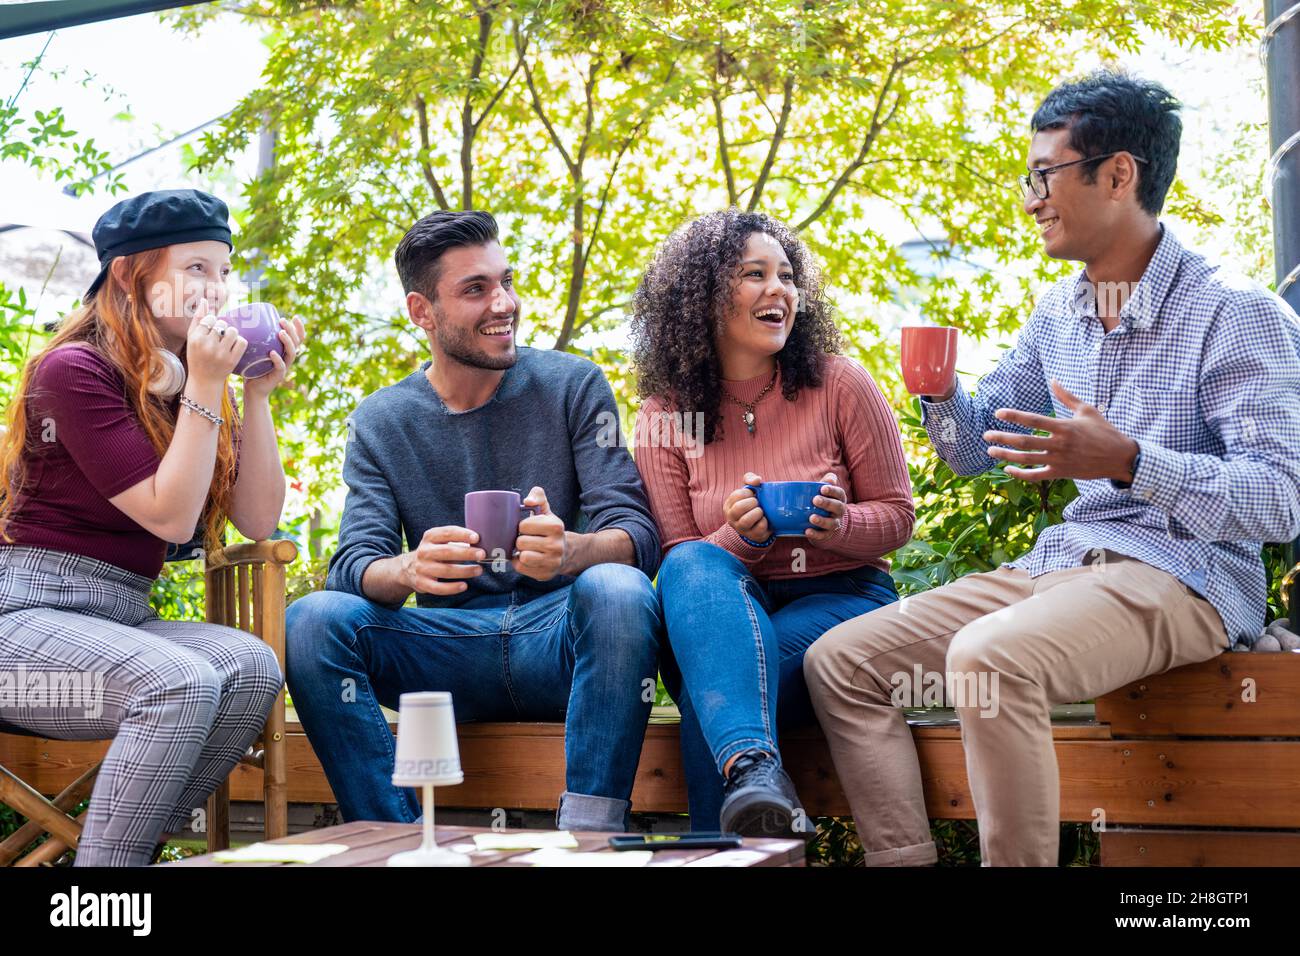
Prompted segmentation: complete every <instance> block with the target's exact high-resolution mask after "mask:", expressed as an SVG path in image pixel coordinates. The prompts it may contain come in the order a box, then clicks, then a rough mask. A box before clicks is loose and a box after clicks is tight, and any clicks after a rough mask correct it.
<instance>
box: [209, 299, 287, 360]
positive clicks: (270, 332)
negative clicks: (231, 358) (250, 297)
mask: <svg viewBox="0 0 1300 956" xmlns="http://www.w3.org/2000/svg"><path fill="white" fill-rule="evenodd" d="M220 318H221V321H223V322H225V323H226V324H227V325H231V326H233V327H234V328H235V330H236V331H237V332H238V333H239V334H240V335H242V336H243V337H244V338H246V339H248V348H247V349H245V350H244V354H243V355H242V356H240V359H239V363H238V364H237V365H236V366H235V374H236V375H242V376H243V377H244V378H261V377H262V376H263V375H265V374H266V373H267V372H270V371H273V370H274V369H275V363H273V362H272V361H271V353H272V352H279V353H280V358H284V343H283V342H281V341H280V313H279V312H277V311H276V310H275V306H273V305H271V304H270V303H269V302H251V303H249V304H248V305H241V306H240V307H239V308H237V309H232V310H231V311H229V312H227V313H226V314H225V315H223V316H221V317H220Z"/></svg>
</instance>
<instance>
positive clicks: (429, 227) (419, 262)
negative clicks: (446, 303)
mask: <svg viewBox="0 0 1300 956" xmlns="http://www.w3.org/2000/svg"><path fill="white" fill-rule="evenodd" d="M497 236H498V232H497V221H496V219H494V218H493V217H492V215H491V214H490V213H486V212H480V211H479V210H477V209H467V210H459V209H457V210H443V209H440V210H438V211H437V212H434V213H430V214H429V215H427V216H425V217H424V218H423V219H421V220H420V221H419V222H417V223H416V224H415V225H414V226H412V227H411V228H410V229H408V230H406V235H404V236H403V237H402V241H401V242H399V243H398V244H397V255H395V256H394V257H393V258H394V259H395V260H396V262H397V277H398V278H399V279H401V280H402V291H403V292H418V293H420V294H421V295H423V296H425V297H426V298H428V299H430V300H432V299H434V298H436V296H437V288H438V279H439V278H440V275H439V271H438V260H439V259H441V258H442V254H443V253H444V252H446V251H447V250H448V249H458V248H460V247H462V246H485V245H487V244H488V243H489V242H495V241H496V240H497Z"/></svg>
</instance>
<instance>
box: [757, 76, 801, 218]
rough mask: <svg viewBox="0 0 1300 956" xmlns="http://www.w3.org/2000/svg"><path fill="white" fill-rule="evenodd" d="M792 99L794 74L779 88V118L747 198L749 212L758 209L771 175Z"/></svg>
mask: <svg viewBox="0 0 1300 956" xmlns="http://www.w3.org/2000/svg"><path fill="white" fill-rule="evenodd" d="M793 98H794V74H793V73H790V74H788V75H787V76H786V78H785V83H784V84H783V85H782V87H781V116H780V118H779V119H778V120H777V121H776V132H775V133H774V134H773V136H772V142H771V144H770V145H769V146H768V149H767V156H766V158H764V160H763V168H762V169H760V170H759V171H758V179H757V180H755V182H754V185H753V187H752V189H753V192H752V193H751V194H750V196H749V211H750V212H753V211H754V210H755V209H757V208H758V203H759V201H760V200H761V199H762V198H763V187H764V186H766V185H767V177H768V176H769V175H771V172H772V164H773V163H774V162H776V153H777V150H779V149H780V148H781V141H782V140H783V139H785V127H786V124H787V123H788V122H789V121H790V104H791V102H792V101H793ZM771 112H772V111H771V110H768V114H769V115H770V114H771Z"/></svg>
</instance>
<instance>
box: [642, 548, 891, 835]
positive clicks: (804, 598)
mask: <svg viewBox="0 0 1300 956" xmlns="http://www.w3.org/2000/svg"><path fill="white" fill-rule="evenodd" d="M659 597H660V601H661V602H662V604H663V610H664V624H665V625H666V627H667V629H668V641H667V645H668V646H667V647H665V649H664V656H663V661H662V662H661V664H660V671H661V673H662V674H663V679H664V687H665V688H667V690H668V692H669V693H670V694H672V696H673V700H675V701H676V702H677V706H678V709H680V710H681V713H682V723H681V739H682V766H683V769H684V772H685V775H686V789H687V799H688V802H689V808H690V813H691V828H692V829H693V830H717V829H718V828H719V826H720V821H719V816H720V812H721V809H722V784H723V778H722V768H723V767H724V766H726V763H727V761H728V760H730V759H731V758H732V757H734V756H735V755H736V754H738V753H740V752H741V751H744V750H751V749H755V750H765V751H767V752H768V753H771V754H773V755H774V756H776V757H777V759H778V760H779V759H780V756H781V754H780V750H779V749H778V747H777V728H787V727H798V726H802V725H805V724H809V723H812V722H813V720H814V714H813V711H812V704H811V702H810V701H809V699H808V690H807V688H806V687H805V685H804V680H803V655H804V651H806V650H807V649H808V647H809V646H810V645H811V644H812V643H813V641H815V640H817V638H819V637H821V636H822V635H823V634H824V633H826V632H827V631H829V630H830V629H831V628H833V627H835V626H836V625H837V624H840V623H842V622H844V621H847V620H850V619H852V618H855V617H858V616H859V615H862V614H866V613H867V612H869V611H873V610H875V609H876V608H878V607H883V606H884V605H886V604H891V603H893V602H894V601H896V600H898V592H897V591H896V590H895V588H894V582H893V580H892V579H891V578H890V577H889V575H888V574H885V573H884V572H883V571H879V570H877V569H876V568H872V567H869V566H868V567H862V568H857V569H855V570H853V571H844V572H838V573H834V574H823V575H820V576H815V577H814V576H809V577H802V578H788V579H781V580H767V581H760V580H758V579H756V578H755V577H754V576H753V575H751V574H750V573H749V570H748V569H747V568H746V567H745V565H744V564H743V563H741V561H740V560H739V559H738V558H736V557H735V556H733V555H732V554H730V553H728V552H727V551H724V550H723V549H722V548H719V547H718V546H717V545H713V544H709V543H708V542H704V541H686V542H683V543H682V544H679V545H677V546H676V547H675V548H673V549H672V550H671V551H669V552H668V555H667V557H665V558H664V561H663V564H662V565H661V566H660V568H659Z"/></svg>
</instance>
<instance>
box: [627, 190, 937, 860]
mask: <svg viewBox="0 0 1300 956" xmlns="http://www.w3.org/2000/svg"><path fill="white" fill-rule="evenodd" d="M632 334H633V341H634V343H635V364H636V371H637V375H638V385H639V389H640V393H641V395H642V397H643V399H644V401H643V402H642V406H641V412H640V414H639V416H638V418H637V425H636V430H635V438H634V441H635V446H636V463H637V466H638V468H639V470H640V472H641V476H642V478H643V480H644V481H645V484H646V489H647V491H648V493H649V496H650V504H651V507H652V509H653V511H654V514H655V518H656V520H657V521H658V523H659V527H660V531H661V535H662V538H663V546H664V550H665V558H664V562H663V565H662V567H661V568H660V571H659V593H660V596H661V600H662V602H663V608H664V619H665V622H666V625H667V629H668V644H669V649H668V651H667V652H666V653H665V659H664V662H663V665H662V670H663V674H664V681H665V685H666V686H667V687H668V690H669V692H670V693H671V694H672V695H673V698H674V699H675V700H676V701H677V704H678V706H679V708H680V709H681V714H682V726H681V733H682V754H683V758H682V759H683V764H684V767H685V772H686V779H687V789H688V794H689V799H690V811H691V824H692V827H693V828H694V829H697V830H713V829H717V828H718V827H719V826H721V828H722V829H723V830H726V831H731V832H739V833H742V834H747V835H756V836H757V835H770V834H779V833H790V832H792V831H795V832H803V830H804V827H803V826H802V825H801V823H802V816H801V811H800V810H799V804H798V798H797V797H796V795H795V793H794V787H793V785H792V784H791V782H790V779H789V777H788V776H787V775H786V773H785V771H784V770H783V769H782V765H781V757H780V751H779V750H778V748H777V729H778V726H779V727H789V726H797V725H799V724H802V723H807V722H809V721H811V719H812V709H811V706H810V704H809V701H808V695H807V690H806V688H805V686H804V683H803V670H802V661H803V654H804V651H805V650H806V649H807V648H808V646H809V645H810V644H812V642H813V641H815V640H816V639H817V638H818V637H820V636H821V635H822V634H823V633H825V632H826V631H827V630H829V629H830V628H832V627H834V626H835V625H837V624H839V623H841V622H842V621H846V620H849V619H850V618H854V617H857V616H858V615H861V614H866V613H867V612H869V611H871V610H874V609H875V608H877V607H879V606H881V605H884V604H888V603H890V602H892V601H895V600H897V597H898V594H897V592H896V591H895V589H894V585H893V582H892V580H891V578H890V576H889V574H888V567H889V565H888V562H886V561H885V560H884V558H883V555H885V554H888V553H889V552H891V551H893V550H894V549H895V548H897V547H899V546H900V545H902V544H904V543H905V542H907V541H908V539H909V538H910V537H911V533H912V526H913V523H914V520H915V511H914V509H913V505H912V493H911V484H910V481H909V478H908V473H907V467H906V465H905V463H904V460H903V451H902V444H901V442H900V440H899V434H898V426H897V424H896V423H895V421H894V418H893V414H892V412H891V410H890V408H889V406H888V404H887V403H886V401H885V399H884V396H883V395H881V393H880V390H879V389H878V388H877V387H876V384H875V383H874V382H873V381H872V379H871V377H870V376H869V375H868V374H867V372H866V371H865V370H864V369H863V368H862V367H861V366H860V365H858V364H857V363H856V362H854V361H852V360H851V359H848V358H846V357H844V356H842V355H840V354H838V352H839V346H840V335H839V331H838V329H837V328H836V326H835V322H834V319H833V317H832V314H831V309H830V306H829V304H828V303H827V302H826V299H825V297H824V293H823V290H822V284H821V280H820V277H819V273H818V268H817V266H816V264H815V263H814V261H813V258H812V255H811V254H810V252H809V251H808V248H807V247H806V246H805V245H804V243H803V242H802V241H800V240H799V239H798V238H796V237H795V235H794V234H793V233H792V232H791V231H790V229H789V228H787V227H786V226H785V225H783V224H782V223H780V222H778V221H776V220H774V219H772V218H770V217H768V216H765V215H762V214H759V213H747V212H741V211H739V210H736V209H730V210H727V211H725V212H718V213H712V214H710V215H706V216H703V217H701V218H699V219H697V220H695V221H694V222H691V223H689V224H688V225H686V226H684V227H682V228H681V229H679V230H678V231H677V232H676V233H674V234H673V235H672V236H671V237H670V238H669V239H668V241H667V242H665V243H664V245H663V246H662V248H660V250H659V251H658V253H657V255H656V257H655V259H654V261H653V263H652V264H651V265H650V267H649V269H648V270H647V271H646V273H645V275H644V277H643V278H642V281H641V284H640V287H639V288H638V290H637V294H636V298H635V303H634V307H633V320H632ZM764 480H768V481H786V480H792V481H795V480H797V481H821V482H822V487H821V489H820V490H821V494H820V495H818V496H817V497H815V498H814V499H813V504H814V505H816V506H817V507H818V508H820V509H823V510H824V512H826V513H827V514H826V515H821V514H813V515H812V517H811V518H810V521H811V523H812V526H811V527H809V528H808V529H807V530H806V531H805V533H804V536H803V537H802V538H789V537H782V538H776V537H774V536H773V535H772V533H771V530H770V528H769V527H768V522H767V518H766V516H765V515H764V514H763V510H762V509H761V508H760V507H759V505H758V500H757V498H756V496H755V494H754V492H753V491H752V490H750V489H749V488H747V487H746V486H747V485H759V484H761V483H762V482H763V481H764Z"/></svg>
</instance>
